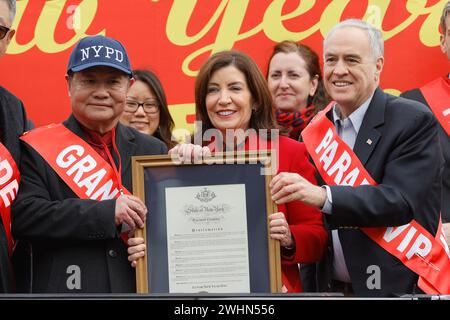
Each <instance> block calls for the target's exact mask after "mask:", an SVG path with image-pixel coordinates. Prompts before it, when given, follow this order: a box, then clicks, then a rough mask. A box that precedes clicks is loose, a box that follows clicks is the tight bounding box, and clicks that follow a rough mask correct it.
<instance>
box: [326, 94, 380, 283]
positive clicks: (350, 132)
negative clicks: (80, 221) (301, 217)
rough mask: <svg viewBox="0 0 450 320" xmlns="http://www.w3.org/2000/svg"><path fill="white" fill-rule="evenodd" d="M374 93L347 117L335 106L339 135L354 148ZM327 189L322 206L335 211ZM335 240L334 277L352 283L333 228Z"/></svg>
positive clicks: (335, 123) (329, 210) (332, 233)
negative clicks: (343, 117)
mask: <svg viewBox="0 0 450 320" xmlns="http://www.w3.org/2000/svg"><path fill="white" fill-rule="evenodd" d="M372 97H373V94H372V95H371V96H370V97H369V99H367V100H366V101H365V102H364V103H363V104H362V105H361V106H360V107H359V108H358V109H356V110H355V111H353V112H352V113H351V114H350V115H349V116H348V117H347V118H345V119H342V114H341V112H340V108H339V106H338V105H337V104H336V105H334V107H333V119H334V125H335V126H336V131H337V134H338V136H339V137H340V138H341V139H342V140H343V141H344V142H345V143H346V144H347V145H348V146H349V147H350V148H352V149H353V147H354V146H355V141H356V137H357V136H358V132H359V129H360V128H361V124H362V121H363V119H364V115H365V114H366V111H367V108H368V107H369V104H370V101H372ZM324 187H325V188H326V190H327V199H326V201H325V204H324V206H323V208H322V212H324V213H326V214H332V213H333V210H332V209H333V195H332V194H331V189H330V188H329V187H328V186H324ZM331 236H332V240H333V256H334V258H333V275H332V277H333V279H335V280H339V281H343V282H347V283H351V282H352V281H351V279H350V275H349V273H348V269H347V265H346V264H345V259H344V254H343V251H342V246H341V242H340V240H339V235H338V230H336V229H335V230H331Z"/></svg>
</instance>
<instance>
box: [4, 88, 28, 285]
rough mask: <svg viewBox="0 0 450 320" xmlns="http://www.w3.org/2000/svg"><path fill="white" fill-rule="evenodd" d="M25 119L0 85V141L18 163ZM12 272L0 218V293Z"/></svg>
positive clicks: (22, 109)
mask: <svg viewBox="0 0 450 320" xmlns="http://www.w3.org/2000/svg"><path fill="white" fill-rule="evenodd" d="M26 123H27V120H26V116H25V110H24V108H23V104H22V102H21V101H20V100H19V99H17V98H16V97H15V96H14V95H12V94H11V93H10V92H8V91H7V90H5V89H4V88H2V87H0V142H1V143H2V144H3V145H4V146H5V147H6V148H7V149H8V150H9V152H10V153H11V155H12V157H13V159H14V161H15V162H16V163H17V165H19V163H20V144H19V136H20V135H21V134H22V133H23V132H24V130H25V126H26ZM11 290H12V272H11V267H10V263H9V257H8V242H7V239H6V235H5V229H4V226H3V221H2V220H1V219H0V293H4V292H11Z"/></svg>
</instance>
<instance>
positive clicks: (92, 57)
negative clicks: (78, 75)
mask: <svg viewBox="0 0 450 320" xmlns="http://www.w3.org/2000/svg"><path fill="white" fill-rule="evenodd" d="M98 66H107V67H111V68H115V69H118V70H120V71H123V72H125V73H126V74H128V75H130V76H131V75H132V73H133V72H132V69H131V65H130V60H129V59H128V55H127V52H126V50H125V47H124V46H123V45H122V44H121V43H120V42H119V41H117V40H115V39H112V38H108V37H105V36H101V35H98V36H90V37H85V38H83V39H81V40H80V41H79V42H78V43H77V44H76V45H75V47H74V48H73V50H72V53H71V54H70V58H69V63H68V65H67V72H68V73H69V72H78V71H82V70H85V69H88V68H92V67H98Z"/></svg>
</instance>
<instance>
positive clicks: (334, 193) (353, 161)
mask: <svg viewBox="0 0 450 320" xmlns="http://www.w3.org/2000/svg"><path fill="white" fill-rule="evenodd" d="M383 64H384V45H383V38H382V35H381V32H380V31H379V30H377V29H375V28H374V27H372V26H370V25H369V24H367V23H365V22H363V21H361V20H346V21H343V22H341V23H339V24H338V25H336V26H335V27H334V28H332V29H331V31H330V32H329V33H328V35H327V36H326V38H325V40H324V83H325V87H326V89H327V92H328V93H329V94H330V96H331V97H332V99H333V100H334V101H333V102H332V103H331V104H330V105H329V106H328V107H327V108H326V109H325V110H324V112H322V113H320V114H319V115H318V116H317V117H316V118H315V120H314V121H313V122H312V123H311V124H310V125H309V126H308V127H307V128H306V129H305V131H304V132H303V133H302V137H303V140H304V142H305V144H306V146H307V149H308V152H309V154H310V156H311V157H312V158H313V160H314V163H315V165H316V167H317V169H318V171H319V173H320V174H321V176H322V178H323V179H324V181H325V185H324V186H322V187H318V186H314V185H311V184H310V183H308V182H307V181H306V180H305V179H304V178H303V177H300V176H287V175H278V176H277V177H275V178H274V180H273V181H272V186H271V187H272V193H273V198H274V200H275V201H276V202H277V203H283V202H288V201H291V200H293V199H298V200H301V201H304V202H305V203H307V204H309V205H312V206H316V207H318V208H320V209H321V210H322V212H324V216H325V220H326V224H327V226H328V228H329V229H330V231H331V234H332V236H331V237H330V238H331V239H332V241H330V242H331V243H330V247H329V250H328V253H329V254H328V260H327V261H328V263H327V264H326V268H325V271H324V272H323V273H322V277H320V280H321V281H320V282H321V283H320V285H321V290H325V291H338V292H344V293H345V294H348V295H357V296H392V295H397V294H411V293H414V292H421V290H428V289H429V290H428V292H430V291H432V290H444V291H446V290H448V283H447V282H446V280H445V279H446V278H448V273H446V272H442V274H446V275H447V276H446V278H444V279H442V278H441V273H440V272H438V270H439V267H442V268H443V269H444V268H446V270H447V269H448V267H449V266H448V257H447V255H446V253H445V250H444V248H443V246H442V244H441V242H440V241H439V240H437V239H435V236H436V233H437V229H438V222H439V208H440V177H439V175H440V169H441V161H440V157H439V156H438V155H439V142H438V137H437V123H436V120H435V119H434V117H433V115H432V114H431V112H430V111H429V110H428V109H427V108H426V107H425V106H424V105H422V104H420V103H418V102H414V101H411V100H407V99H403V98H398V97H395V96H392V95H389V94H386V93H384V92H383V91H382V90H381V89H380V88H379V87H378V85H379V79H380V73H381V71H382V69H383ZM431 252H437V253H438V254H437V255H433V254H431ZM436 256H439V258H443V259H442V261H443V265H442V266H441V265H438V262H436V261H435V260H434V259H435V258H436ZM424 270H426V271H430V272H429V273H423V271H424ZM447 271H448V270H447ZM419 275H420V276H421V278H420V280H419ZM427 275H432V276H431V277H427ZM444 280H445V281H444ZM443 283H445V286H444V288H443V289H442V286H441V284H443ZM431 287H432V289H430V288H431ZM435 287H438V288H435ZM419 288H420V289H419ZM447 293H448V292H447Z"/></svg>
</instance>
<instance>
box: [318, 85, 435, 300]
mask: <svg viewBox="0 0 450 320" xmlns="http://www.w3.org/2000/svg"><path fill="white" fill-rule="evenodd" d="M330 114H331V112H330ZM368 139H371V140H372V144H370V145H369V144H368V143H366V141H367V140H368ZM354 152H355V154H356V155H357V156H358V158H359V159H360V160H361V162H362V164H363V165H364V167H365V168H366V170H367V171H368V172H369V174H370V175H371V176H372V178H374V179H375V181H376V182H377V183H378V185H377V186H359V187H356V188H353V187H349V186H331V187H330V189H331V193H332V201H333V203H332V214H330V215H327V214H326V215H325V218H326V222H327V224H328V227H329V228H330V229H338V233H339V238H340V241H341V244H342V249H343V253H344V257H345V261H346V264H347V267H348V269H349V274H350V277H351V280H352V284H353V289H354V291H355V293H356V295H359V296H390V295H395V294H405V293H412V292H414V291H415V290H416V283H417V279H418V277H417V275H416V274H415V273H413V272H412V271H410V270H409V269H408V268H407V267H405V266H404V265H403V264H402V263H401V262H400V261H399V260H398V259H397V258H395V257H394V256H392V255H391V254H389V253H388V252H387V251H385V250H384V249H382V248H381V247H380V246H379V245H377V244H376V243H375V242H373V241H372V240H371V239H370V238H369V237H368V236H366V235H365V234H364V233H363V232H362V231H360V230H359V229H358V228H359V227H383V226H400V225H403V224H406V223H408V222H410V221H411V220H412V219H415V220H416V221H418V222H419V223H420V224H421V225H422V226H423V227H424V228H425V229H427V230H428V231H429V232H430V233H431V234H432V235H435V234H436V231H437V226H438V218H439V208H440V170H441V165H442V163H441V161H440V160H441V158H440V156H439V155H440V148H439V141H438V135H437V122H436V120H435V118H434V117H433V115H432V113H431V112H430V111H429V110H428V108H427V107H426V106H424V105H423V104H421V103H418V102H415V101H411V100H407V99H403V98H398V97H395V96H392V95H389V94H386V93H384V92H383V91H382V90H381V89H377V90H376V91H375V93H374V96H373V99H372V101H371V103H370V105H369V108H368V109H367V112H366V114H365V116H364V119H363V123H362V125H361V128H360V131H359V133H358V136H357V138H356V142H355V146H354ZM329 250H331V248H330V249H329ZM331 252H332V251H331ZM328 262H329V264H328V266H330V264H331V262H332V261H331V260H329V261H328ZM370 266H375V267H379V268H380V271H381V273H380V276H381V277H380V284H381V285H380V288H379V289H378V288H375V289H369V288H368V286H367V281H368V279H369V277H370V276H371V275H372V274H373V272H372V271H370V268H369V267H370ZM328 270H330V269H328ZM329 274H330V273H329V272H328V275H329ZM370 281H371V280H370V279H369V282H370ZM322 288H323V286H322Z"/></svg>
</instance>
